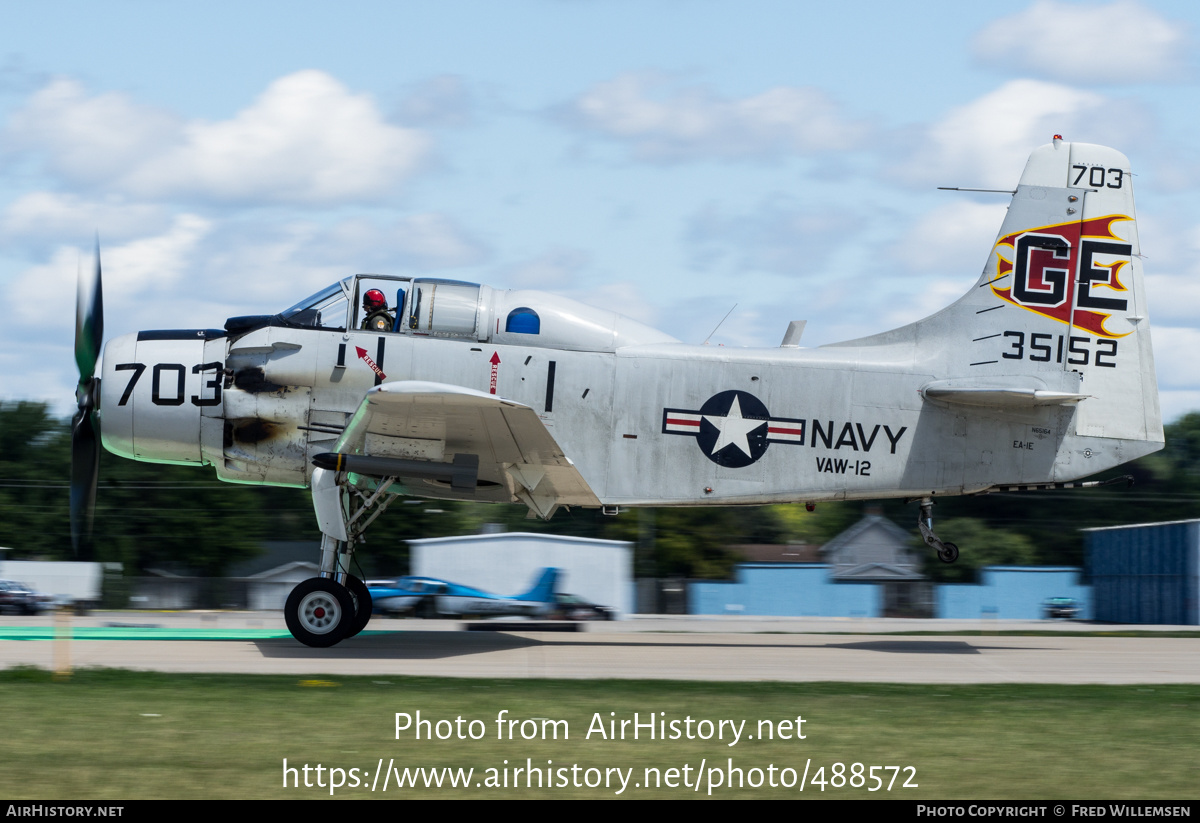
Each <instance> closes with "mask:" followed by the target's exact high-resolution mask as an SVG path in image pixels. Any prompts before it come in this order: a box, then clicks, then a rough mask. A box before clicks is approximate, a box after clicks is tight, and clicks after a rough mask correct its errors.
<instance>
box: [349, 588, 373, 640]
mask: <svg viewBox="0 0 1200 823" xmlns="http://www.w3.org/2000/svg"><path fill="white" fill-rule="evenodd" d="M346 588H347V589H349V591H350V597H351V599H353V600H354V619H353V620H352V621H351V622H350V626H349V627H348V628H347V629H346V635H345V637H343V638H342V639H343V640H345V639H346V638H349V637H354V635H356V634H358V633H359V632H361V631H362V630H363V629H365V628H366V627H367V623H369V622H370V620H371V608H372V606H371V593H370V592H369V591H367V584H366V583H364V582H362V581H361V580H359V579H358V578H357V577H355V576H354V575H352V574H348V575H346Z"/></svg>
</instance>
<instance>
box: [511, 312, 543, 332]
mask: <svg viewBox="0 0 1200 823" xmlns="http://www.w3.org/2000/svg"><path fill="white" fill-rule="evenodd" d="M504 330H505V331H510V332H516V333H517V334H540V333H541V331H542V319H541V318H540V317H538V313H537V312H535V311H534V310H533V309H531V308H529V307H527V306H521V307H520V308H517V309H513V310H512V311H510V312H509V313H508V320H507V321H505V323H504Z"/></svg>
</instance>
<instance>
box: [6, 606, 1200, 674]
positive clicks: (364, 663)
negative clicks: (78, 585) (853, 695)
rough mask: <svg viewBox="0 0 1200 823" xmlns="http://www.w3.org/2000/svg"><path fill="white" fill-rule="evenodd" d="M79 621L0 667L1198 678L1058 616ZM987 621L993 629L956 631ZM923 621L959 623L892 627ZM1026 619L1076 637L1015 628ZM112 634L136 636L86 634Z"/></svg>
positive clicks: (20, 644)
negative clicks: (331, 624)
mask: <svg viewBox="0 0 1200 823" xmlns="http://www.w3.org/2000/svg"><path fill="white" fill-rule="evenodd" d="M20 627H29V628H30V629H41V631H35V632H33V636H40V637H45V638H49V637H51V636H53V634H54V632H53V631H51V630H52V629H53V628H54V618H51V617H39V618H13V617H5V618H0V637H4V638H10V637H17V636H20V632H21V631H22V630H24V629H21V628H20ZM65 628H66V627H65V626H63V625H60V626H59V630H60V634H61V635H64V636H65V634H67V632H65V631H64V629H65ZM69 628H70V632H69V634H70V635H71V636H72V637H71V639H70V640H67V641H64V640H52V639H40V640H39V639H23V640H22V639H3V640H0V666H3V667H6V668H7V667H10V666H15V665H32V666H38V667H42V668H54V667H55V666H56V665H60V663H59V662H56V660H57V661H62V660H64V659H69V664H70V665H71V666H72V667H96V666H104V667H114V668H128V669H146V670H154V671H163V672H236V673H255V674H287V675H312V676H318V675H325V676H328V675H428V676H440V677H497V678H584V679H589V680H594V679H604V678H617V679H651V680H652V679H667V680H722V681H762V680H769V681H770V680H773V681H790V682H805V681H851V682H863V683H929V684H937V683H1070V684H1082V683H1103V684H1134V683H1145V684H1154V683H1163V684H1165V683H1200V637H1119V636H1095V635H1094V634H1091V633H1094V632H1109V633H1116V632H1121V631H1128V630H1130V629H1138V630H1144V629H1146V628H1149V627H1129V626H1095V625H1087V624H1078V623H1065V622H1046V621H1030V622H1017V621H995V620H993V621H988V622H987V623H981V622H980V621H960V622H953V621H932V620H835V619H819V618H774V619H771V618H761V619H755V618H712V619H705V618H669V617H649V618H639V619H632V620H625V621H618V622H614V623H594V624H587V625H586V626H583V627H582V629H583V630H582V631H579V632H575V633H562V632H542V631H505V632H491V631H485V632H479V631H471V632H468V631H463V630H462V625H461V624H459V623H457V622H455V621H419V620H390V619H379V620H373V621H372V622H371V624H370V626H368V630H367V631H366V632H364V633H363V634H362V635H360V636H358V637H355V638H352V639H350V640H347V641H343V642H342V643H341V644H339V645H337V646H335V647H333V648H330V649H311V648H308V647H306V646H303V645H301V644H300V643H298V642H296V641H295V640H294V639H292V638H291V637H290V636H287V634H286V629H285V628H284V627H283V619H282V616H281V615H279V614H278V613H251V612H228V613H226V612H222V613H130V612H122V613H108V614H104V613H99V614H94V615H92V616H89V617H86V618H71V622H70V627H69ZM1156 628H1158V629H1176V630H1184V631H1187V630H1191V631H1195V627H1188V626H1180V627H1156ZM981 629H982V630H984V631H987V632H989V633H987V634H982V635H969V636H967V635H955V634H949V632H955V631H980V630H981ZM101 630H104V631H101ZM916 631H920V632H945V633H946V634H929V635H926V634H921V635H914V634H888V633H890V632H916ZM1013 631H1040V632H1047V631H1054V632H1065V634H1057V633H1056V634H1044V633H1043V634H1036V635H1011V634H1001V632H1013ZM105 633H107V634H109V635H113V634H116V635H118V636H120V637H122V638H125V639H84V638H86V637H88V636H89V635H90V636H99V635H103V634H105ZM164 634H166V635H169V636H171V637H176V638H195V639H161V636H162V635H164ZM212 637H219V638H221V639H206V638H212ZM56 655H58V657H57V658H56ZM64 656H65V657H64Z"/></svg>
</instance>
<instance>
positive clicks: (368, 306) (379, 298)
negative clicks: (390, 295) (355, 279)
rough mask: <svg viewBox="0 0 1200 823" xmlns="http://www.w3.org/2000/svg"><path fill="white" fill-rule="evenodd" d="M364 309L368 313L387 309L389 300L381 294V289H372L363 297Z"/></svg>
mask: <svg viewBox="0 0 1200 823" xmlns="http://www.w3.org/2000/svg"><path fill="white" fill-rule="evenodd" d="M363 308H364V309H365V310H366V311H367V312H373V311H379V310H380V309H386V308H387V298H386V297H384V296H383V292H381V291H380V290H379V289H371V290H370V291H368V292H367V293H366V294H364V295H363Z"/></svg>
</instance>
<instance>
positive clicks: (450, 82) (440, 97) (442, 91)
mask: <svg viewBox="0 0 1200 823" xmlns="http://www.w3.org/2000/svg"><path fill="white" fill-rule="evenodd" d="M474 108H475V101H474V98H473V95H472V94H471V91H470V90H469V89H468V88H467V84H466V83H465V82H463V79H462V78H461V77H459V76H458V75H456V74H439V75H437V76H436V77H430V78H428V79H426V80H423V81H421V82H419V83H414V84H412V85H411V86H409V87H408V88H407V89H405V94H404V97H403V98H402V99H401V100H400V103H399V105H398V106H397V107H396V111H395V114H396V119H397V120H399V121H400V122H402V123H407V124H409V125H411V126H424V127H427V128H439V127H443V128H444V127H461V126H466V125H469V124H470V123H471V120H472V119H473V110H474Z"/></svg>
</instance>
